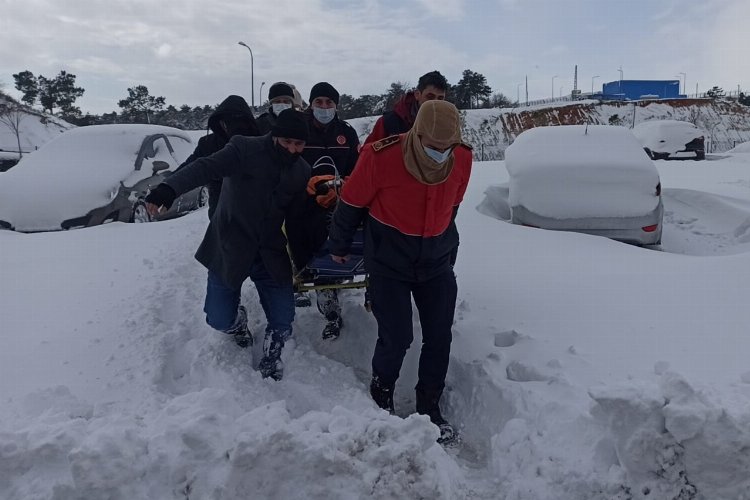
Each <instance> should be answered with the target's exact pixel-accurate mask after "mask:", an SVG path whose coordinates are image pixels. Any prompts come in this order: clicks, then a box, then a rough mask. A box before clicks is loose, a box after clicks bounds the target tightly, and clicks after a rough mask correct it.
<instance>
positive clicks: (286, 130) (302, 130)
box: [271, 108, 309, 141]
mask: <svg viewBox="0 0 750 500" xmlns="http://www.w3.org/2000/svg"><path fill="white" fill-rule="evenodd" d="M308 133H309V131H308V128H307V118H306V116H305V115H304V113H302V112H300V111H297V110H296V109H293V108H289V109H285V110H284V111H282V112H281V114H279V116H278V118H276V123H275V124H274V125H273V127H271V135H272V136H273V137H285V138H287V139H299V140H300V141H307V135H308Z"/></svg>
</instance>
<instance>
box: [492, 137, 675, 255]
mask: <svg viewBox="0 0 750 500" xmlns="http://www.w3.org/2000/svg"><path fill="white" fill-rule="evenodd" d="M505 166H506V168H507V169H508V174H509V175H510V180H509V183H508V202H509V205H510V212H511V222H512V223H514V224H523V225H526V226H533V227H538V228H543V229H553V230H559V231H575V232H580V233H587V234H594V235H599V236H606V237H608V238H612V239H615V240H619V241H624V242H627V243H633V244H638V245H655V244H659V243H661V233H662V217H663V214H664V207H663V205H662V200H661V183H660V180H659V173H658V172H657V170H656V167H655V166H654V164H653V162H652V161H651V160H649V159H648V158H647V157H646V155H644V154H643V149H642V148H641V145H640V144H639V143H638V141H637V140H636V139H635V137H633V134H632V133H631V132H630V131H629V130H628V129H626V128H624V127H617V126H607V125H566V126H557V127H537V128H533V129H530V130H527V131H525V132H523V133H522V134H520V135H519V136H518V137H517V138H516V140H515V142H513V144H512V145H511V146H510V147H508V149H506V150H505Z"/></svg>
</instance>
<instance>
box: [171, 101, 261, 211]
mask: <svg viewBox="0 0 750 500" xmlns="http://www.w3.org/2000/svg"><path fill="white" fill-rule="evenodd" d="M229 116H232V117H237V118H239V119H241V120H243V121H246V125H247V130H246V132H247V134H243V135H250V136H257V135H260V130H259V129H258V124H257V123H256V122H255V118H254V117H253V112H252V111H251V110H250V106H248V104H247V101H245V99H243V98H242V97H240V96H238V95H230V96H229V97H227V98H226V99H224V100H223V101H222V102H221V104H219V105H218V106H217V107H216V110H215V111H214V112H213V113H212V114H211V116H209V117H208V129H209V130H210V131H211V133H210V134H207V135H204V136H203V137H201V138H200V139H199V140H198V146H197V147H196V148H195V150H194V151H193V154H191V155H190V156H188V158H187V160H185V161H184V162H183V163H182V164H181V165H180V166H179V167H178V168H177V170H176V171H175V173H176V172H177V171H178V170H180V169H181V168H183V167H184V166H185V165H188V164H190V163H192V162H194V161H195V160H197V159H198V158H203V157H205V156H210V155H212V154H214V153H215V152H217V151H219V150H220V149H222V148H223V147H224V146H226V145H227V142H228V141H229V139H230V137H229V136H228V135H227V133H226V132H225V131H224V129H223V128H222V127H221V124H220V123H219V122H220V121H221V120H222V119H224V118H227V117H229ZM206 186H208V218H209V219H210V218H211V217H212V216H213V214H214V212H215V211H216V204H217V202H218V200H219V194H221V177H218V178H216V179H212V180H210V181H209V182H208V183H207V184H206Z"/></svg>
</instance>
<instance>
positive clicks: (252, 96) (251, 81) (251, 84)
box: [237, 41, 255, 110]
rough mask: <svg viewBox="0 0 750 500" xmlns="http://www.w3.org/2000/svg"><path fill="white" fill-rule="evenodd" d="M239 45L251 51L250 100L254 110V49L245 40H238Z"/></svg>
mask: <svg viewBox="0 0 750 500" xmlns="http://www.w3.org/2000/svg"><path fill="white" fill-rule="evenodd" d="M237 43H238V44H239V45H242V46H243V47H246V48H247V50H249V51H250V102H251V104H250V105H251V106H252V107H253V110H255V81H254V76H255V75H254V74H253V73H254V71H253V49H251V48H250V46H249V45H248V44H246V43H245V42H242V41H240V42H237Z"/></svg>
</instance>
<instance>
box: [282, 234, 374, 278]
mask: <svg viewBox="0 0 750 500" xmlns="http://www.w3.org/2000/svg"><path fill="white" fill-rule="evenodd" d="M366 287H367V271H366V270H365V261H364V231H363V230H362V228H359V229H358V230H357V232H356V233H354V239H353V240H352V246H351V249H350V252H349V260H347V261H346V262H345V263H343V264H339V263H338V262H335V261H334V260H333V259H332V258H331V254H330V251H329V248H328V242H326V243H325V244H324V245H323V247H321V249H320V250H318V252H316V254H315V255H314V256H313V257H312V259H310V262H308V263H307V265H306V266H305V267H304V268H302V269H300V270H298V271H297V272H296V273H295V275H294V289H295V291H297V292H305V291H308V290H323V289H330V288H334V289H342V288H366Z"/></svg>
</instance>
